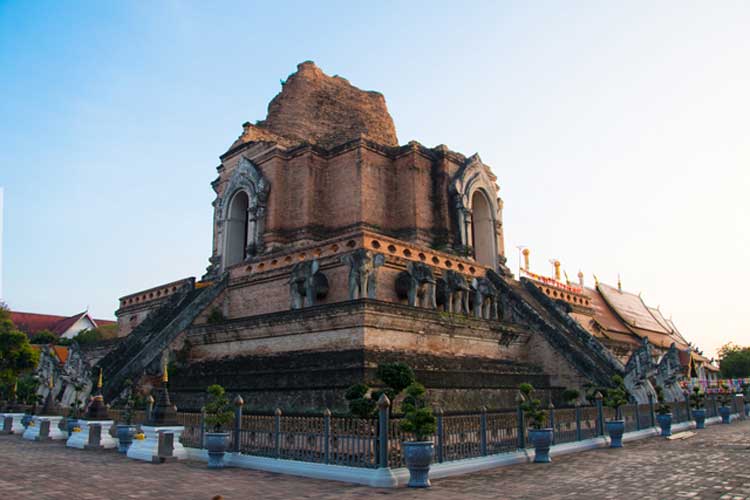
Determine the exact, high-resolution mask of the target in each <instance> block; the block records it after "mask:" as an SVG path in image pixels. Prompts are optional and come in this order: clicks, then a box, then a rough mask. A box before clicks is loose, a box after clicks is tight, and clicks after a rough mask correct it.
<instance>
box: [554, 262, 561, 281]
mask: <svg viewBox="0 0 750 500" xmlns="http://www.w3.org/2000/svg"><path fill="white" fill-rule="evenodd" d="M552 265H553V266H555V281H560V261H559V260H557V259H555V261H554V262H553V263H552Z"/></svg>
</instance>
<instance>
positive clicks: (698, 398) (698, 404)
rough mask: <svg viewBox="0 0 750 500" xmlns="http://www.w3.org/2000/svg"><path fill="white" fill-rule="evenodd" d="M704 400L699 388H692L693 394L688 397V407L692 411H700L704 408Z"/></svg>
mask: <svg viewBox="0 0 750 500" xmlns="http://www.w3.org/2000/svg"><path fill="white" fill-rule="evenodd" d="M704 400H705V396H704V394H703V393H702V392H701V390H700V387H693V393H692V394H691V395H690V406H692V407H693V409H694V410H702V409H703V408H705V407H706V405H705V403H704Z"/></svg>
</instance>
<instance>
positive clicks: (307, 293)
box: [289, 260, 328, 309]
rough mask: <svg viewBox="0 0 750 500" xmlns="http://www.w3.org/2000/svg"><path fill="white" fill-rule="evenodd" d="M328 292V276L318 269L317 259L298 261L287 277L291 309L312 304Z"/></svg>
mask: <svg viewBox="0 0 750 500" xmlns="http://www.w3.org/2000/svg"><path fill="white" fill-rule="evenodd" d="M327 294H328V278H327V277H326V275H325V274H323V273H322V272H321V271H320V263H319V262H318V261H317V260H308V261H305V262H299V263H298V264H295V266H294V267H293V268H292V272H291V276H290V277H289V300H290V303H291V308H292V309H302V308H303V307H310V306H314V305H315V303H316V302H317V300H319V299H322V298H325V296H326V295H327Z"/></svg>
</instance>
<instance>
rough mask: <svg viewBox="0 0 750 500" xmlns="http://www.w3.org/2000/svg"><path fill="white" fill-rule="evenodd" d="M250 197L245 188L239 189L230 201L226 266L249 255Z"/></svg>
mask: <svg viewBox="0 0 750 500" xmlns="http://www.w3.org/2000/svg"><path fill="white" fill-rule="evenodd" d="M249 208H250V198H249V197H248V195H247V193H246V192H245V191H243V190H239V191H237V192H236V193H235V194H234V195H233V196H232V198H231V200H230V202H229V210H228V211H227V218H226V221H225V222H226V231H227V235H226V248H225V250H224V255H225V258H224V266H225V267H230V266H233V265H235V264H239V263H240V262H242V261H243V260H245V257H247V246H248V241H247V236H248V221H249V219H248V209H249Z"/></svg>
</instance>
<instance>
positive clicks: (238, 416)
mask: <svg viewBox="0 0 750 500" xmlns="http://www.w3.org/2000/svg"><path fill="white" fill-rule="evenodd" d="M233 402H234V452H235V453H239V452H240V431H241V430H242V406H243V405H244V404H245V400H244V399H242V396H240V395H239V394H237V396H236V397H235V398H234V401H233Z"/></svg>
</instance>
